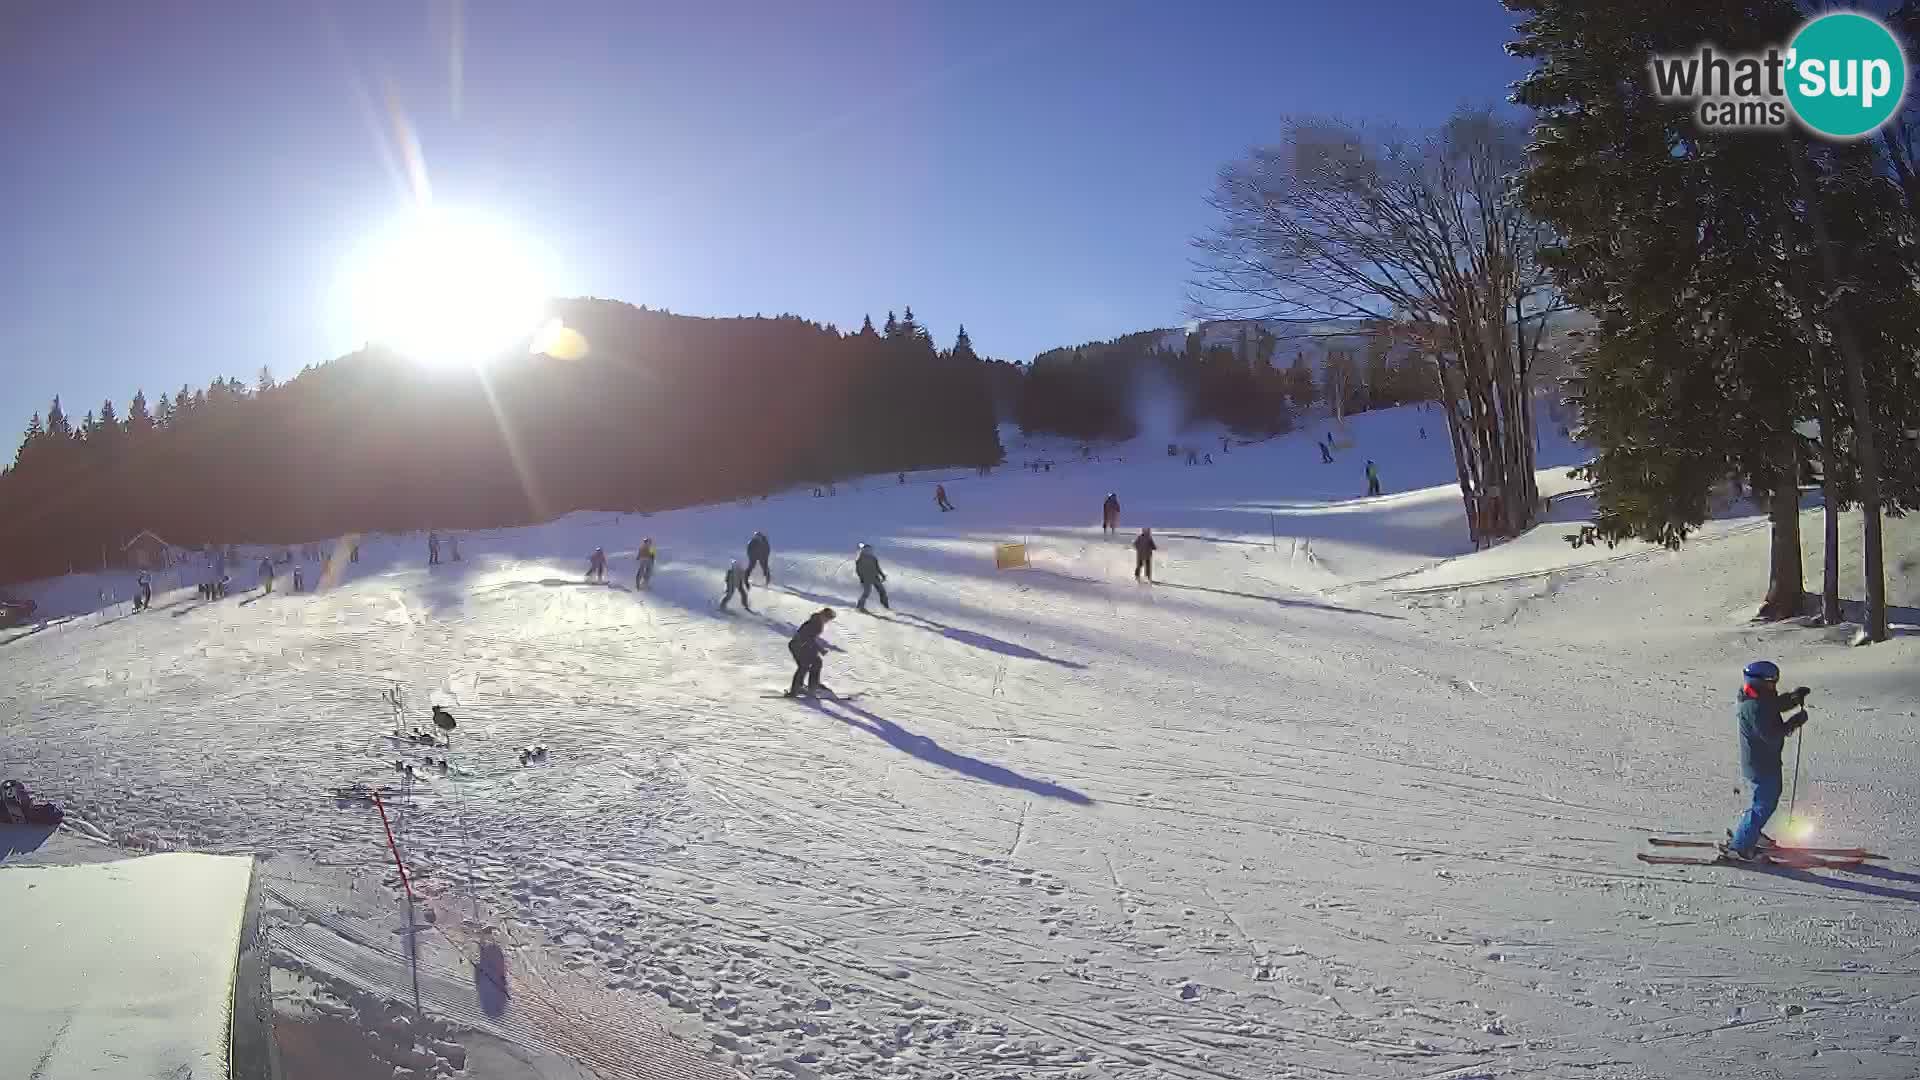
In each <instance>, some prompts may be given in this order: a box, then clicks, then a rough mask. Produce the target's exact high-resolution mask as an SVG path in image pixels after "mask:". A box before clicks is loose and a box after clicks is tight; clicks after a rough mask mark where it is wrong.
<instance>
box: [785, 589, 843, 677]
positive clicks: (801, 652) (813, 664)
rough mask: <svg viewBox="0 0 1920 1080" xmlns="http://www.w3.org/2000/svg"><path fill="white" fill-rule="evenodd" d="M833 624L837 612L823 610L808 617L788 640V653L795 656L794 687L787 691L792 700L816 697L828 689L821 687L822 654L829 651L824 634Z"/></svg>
mask: <svg viewBox="0 0 1920 1080" xmlns="http://www.w3.org/2000/svg"><path fill="white" fill-rule="evenodd" d="M832 621H833V609H832V608H830V607H825V608H821V609H820V610H819V611H816V612H814V613H813V614H812V615H810V616H808V617H807V621H806V622H803V623H801V624H800V629H798V630H795V631H794V632H793V637H792V638H790V639H789V640H788V641H787V651H788V652H789V653H792V654H793V663H794V669H793V685H792V686H791V687H789V688H788V689H787V696H788V697H800V696H802V695H805V696H807V697H812V696H813V695H815V694H818V693H820V692H821V691H822V690H825V689H826V687H824V686H821V685H820V654H821V653H822V652H824V651H825V650H826V642H823V641H821V640H820V634H821V633H822V632H823V631H825V630H826V628H827V624H828V623H830V622H832Z"/></svg>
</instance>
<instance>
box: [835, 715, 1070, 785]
mask: <svg viewBox="0 0 1920 1080" xmlns="http://www.w3.org/2000/svg"><path fill="white" fill-rule="evenodd" d="M832 704H835V705H838V706H840V707H841V708H842V709H845V710H846V711H847V712H850V713H852V714H853V715H852V716H843V715H841V714H840V713H837V712H834V711H833V710H832V709H829V708H826V707H825V704H824V703H819V702H816V703H815V707H817V708H819V709H820V711H821V712H824V713H826V714H827V715H829V716H831V717H833V718H834V719H836V720H838V721H840V722H841V723H843V724H846V725H847V726H848V727H854V728H859V729H860V730H861V731H864V732H866V733H867V734H869V735H872V736H874V737H875V738H877V739H879V740H881V741H882V742H884V743H886V744H887V745H888V746H891V747H893V748H894V749H896V750H900V751H904V752H905V753H908V754H911V755H913V756H914V757H917V758H919V759H920V760H921V761H924V762H927V763H928V764H930V765H938V766H940V767H941V768H943V769H951V770H953V771H954V772H957V773H959V774H961V775H962V776H968V777H972V778H973V779H975V780H980V781H983V782H985V783H989V784H997V785H999V786H1000V787H1005V788H1013V789H1015V790H1017V791H1025V792H1029V793H1031V794H1034V795H1041V796H1044V797H1046V798H1049V799H1061V800H1064V801H1066V802H1070V803H1073V804H1074V805H1075V806H1090V805H1092V804H1093V799H1092V798H1091V797H1090V796H1087V795H1084V794H1082V793H1081V792H1078V791H1075V790H1073V789H1072V788H1070V787H1065V786H1063V785H1060V784H1056V783H1053V782H1052V781H1050V780H1038V779H1035V778H1034V777H1031V776H1026V775H1023V774H1021V773H1018V772H1015V771H1014V770H1012V769H1009V768H1007V767H1006V766H1005V765H995V764H993V763H992V762H990V761H982V760H980V759H979V758H976V757H968V756H967V755H966V754H962V753H959V752H957V751H953V750H948V749H947V748H946V747H943V746H941V745H940V744H939V743H937V742H935V741H933V740H932V739H930V738H928V737H927V736H925V735H916V734H914V733H913V732H911V731H908V730H907V729H905V728H903V727H901V726H899V725H898V724H895V723H894V722H893V721H891V720H886V719H883V718H881V717H878V716H875V715H874V714H873V713H871V712H868V711H867V710H865V709H863V708H861V707H859V706H858V705H854V704H851V703H849V702H848V701H847V700H846V699H844V698H840V699H835V700H832Z"/></svg>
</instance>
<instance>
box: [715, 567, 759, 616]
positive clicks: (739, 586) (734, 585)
mask: <svg viewBox="0 0 1920 1080" xmlns="http://www.w3.org/2000/svg"><path fill="white" fill-rule="evenodd" d="M735 594H738V595H739V597H740V606H741V607H743V608H746V609H747V610H748V611H752V610H753V605H752V604H749V603H747V571H745V570H742V569H740V560H739V559H735V560H733V562H732V563H731V564H729V565H728V566H727V595H725V596H723V597H721V598H720V610H721V611H725V610H727V604H728V603H729V602H730V601H732V600H733V598H734V595H735Z"/></svg>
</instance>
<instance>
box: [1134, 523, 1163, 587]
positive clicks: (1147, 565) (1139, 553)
mask: <svg viewBox="0 0 1920 1080" xmlns="http://www.w3.org/2000/svg"><path fill="white" fill-rule="evenodd" d="M1158 550H1160V545H1159V544H1156V543H1154V542H1153V530H1152V529H1141V530H1140V535H1139V536H1136V537H1134V538H1133V580H1135V581H1139V580H1140V575H1141V573H1142V572H1144V573H1145V574H1146V575H1147V580H1148V581H1152V580H1153V553H1154V552H1156V551H1158Z"/></svg>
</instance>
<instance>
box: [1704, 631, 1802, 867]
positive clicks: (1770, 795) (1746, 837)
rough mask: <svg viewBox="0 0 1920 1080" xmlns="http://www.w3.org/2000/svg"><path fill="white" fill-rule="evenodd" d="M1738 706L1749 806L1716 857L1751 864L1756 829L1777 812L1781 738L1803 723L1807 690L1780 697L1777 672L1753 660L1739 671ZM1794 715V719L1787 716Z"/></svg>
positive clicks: (1757, 844)
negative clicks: (1750, 796) (1750, 790)
mask: <svg viewBox="0 0 1920 1080" xmlns="http://www.w3.org/2000/svg"><path fill="white" fill-rule="evenodd" d="M1741 675H1742V676H1743V677H1744V679H1745V683H1744V685H1742V686H1741V687H1740V697H1739V705H1738V706H1737V707H1736V708H1735V710H1734V715H1735V716H1737V717H1738V718H1739V721H1740V772H1741V773H1742V774H1743V775H1744V776H1745V777H1746V778H1747V783H1749V784H1751V785H1753V805H1751V806H1749V807H1748V808H1747V812H1746V813H1744V814H1742V815H1741V816H1740V821H1739V823H1738V824H1736V825H1735V826H1734V828H1733V832H1732V833H1731V835H1730V836H1729V837H1728V839H1727V842H1726V843H1725V844H1722V845H1720V853H1721V854H1722V855H1724V856H1726V857H1727V858H1729V859H1738V860H1740V861H1742V862H1749V861H1751V860H1752V859H1753V858H1754V857H1755V855H1756V853H1757V852H1758V850H1759V847H1760V844H1761V841H1762V840H1763V839H1765V837H1764V835H1763V834H1762V833H1761V830H1762V829H1764V828H1766V824H1767V819H1768V818H1770V817H1772V816H1773V812H1774V811H1775V810H1777V809H1779V808H1780V788H1781V775H1780V773H1781V769H1780V759H1781V756H1782V752H1783V751H1784V750H1785V749H1786V745H1787V736H1789V735H1791V734H1793V733H1794V732H1796V731H1798V730H1800V725H1802V724H1804V723H1806V722H1807V714H1806V712H1805V709H1804V706H1805V704H1806V701H1807V695H1808V694H1809V693H1811V692H1812V691H1810V690H1808V689H1807V688H1806V687H1804V686H1800V687H1795V688H1794V690H1793V691H1792V692H1791V693H1787V694H1782V693H1780V667H1779V665H1777V664H1775V663H1774V662H1773V661H1771V660H1755V661H1754V662H1753V663H1751V664H1748V665H1747V666H1746V669H1745V670H1744V671H1742V672H1741ZM1796 710H1799V715H1798V716H1794V717H1791V718H1789V716H1788V714H1790V713H1793V712H1795V711H1796Z"/></svg>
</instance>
